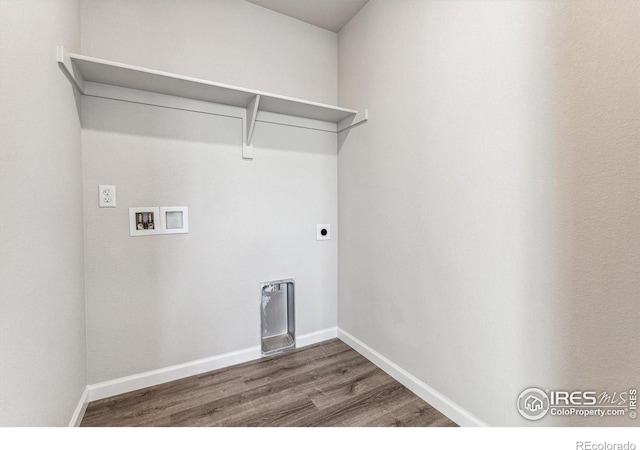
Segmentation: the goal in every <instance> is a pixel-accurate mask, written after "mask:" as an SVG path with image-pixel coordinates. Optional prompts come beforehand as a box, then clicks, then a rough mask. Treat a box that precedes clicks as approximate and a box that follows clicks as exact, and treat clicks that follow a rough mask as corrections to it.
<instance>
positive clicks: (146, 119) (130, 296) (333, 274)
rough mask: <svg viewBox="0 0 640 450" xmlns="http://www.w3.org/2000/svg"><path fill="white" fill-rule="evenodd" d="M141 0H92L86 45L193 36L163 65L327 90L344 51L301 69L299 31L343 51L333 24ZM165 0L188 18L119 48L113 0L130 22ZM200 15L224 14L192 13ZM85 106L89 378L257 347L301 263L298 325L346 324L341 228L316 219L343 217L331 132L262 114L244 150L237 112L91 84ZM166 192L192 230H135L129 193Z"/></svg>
mask: <svg viewBox="0 0 640 450" xmlns="http://www.w3.org/2000/svg"><path fill="white" fill-rule="evenodd" d="M116 3H117V4H118V7H117V9H115V8H116V6H114V4H116ZM133 3H134V2H126V5H125V2H102V3H98V2H86V3H84V4H83V24H82V25H83V47H85V50H87V53H89V54H92V55H96V56H103V57H108V58H112V59H114V60H117V61H127V62H135V63H136V64H143V65H144V64H152V66H153V61H164V60H165V58H166V55H167V45H169V42H171V41H178V42H183V41H184V42H189V45H190V47H189V51H185V52H181V51H177V50H176V51H175V52H170V53H172V55H171V58H168V59H167V60H171V64H172V66H171V67H163V68H165V69H167V70H173V71H177V72H181V73H185V72H184V71H183V70H182V69H183V67H184V68H187V72H186V73H189V74H192V75H200V76H208V75H207V74H206V73H200V74H198V73H194V71H190V69H189V68H198V67H199V66H200V65H202V66H203V67H205V68H206V67H209V68H210V69H211V70H212V72H213V71H215V70H214V69H219V70H229V74H230V75H228V79H223V80H220V78H218V77H217V76H214V75H215V74H213V75H212V76H211V77H212V78H214V79H216V80H219V81H225V82H229V83H234V84H240V85H246V86H247V87H252V88H259V89H267V90H273V91H280V92H282V91H283V89H279V88H278V86H282V87H283V88H285V87H290V88H291V91H290V92H284V93H286V94H287V93H288V94H290V95H300V96H302V97H304V98H311V99H314V98H315V99H318V100H325V101H330V100H331V95H332V94H331V92H332V91H333V92H334V93H335V91H336V85H335V67H336V63H335V62H334V63H327V66H326V67H322V66H321V65H319V64H318V65H317V66H315V67H316V69H315V70H314V71H315V72H317V73H318V74H319V76H318V77H317V78H314V79H313V80H311V79H305V80H301V78H304V76H303V75H302V74H303V73H304V71H305V70H307V69H308V68H304V67H302V66H304V64H300V60H301V59H300V54H299V52H298V51H297V50H296V49H297V48H298V45H300V42H305V43H306V44H305V45H306V47H307V48H306V52H309V54H318V55H319V56H320V59H323V56H322V55H324V54H332V55H333V56H332V58H328V59H332V60H333V61H337V48H336V45H335V44H336V40H337V37H336V36H335V35H333V37H331V36H328V34H329V33H325V32H321V31H319V30H318V29H317V28H316V27H313V26H310V25H305V24H302V23H301V22H297V21H294V20H284V19H283V18H282V17H281V16H279V15H274V14H271V13H268V14H267V13H263V12H262V10H261V9H259V8H257V9H256V8H254V7H253V6H248V5H247V6H245V5H244V3H245V2H207V3H202V2H180V7H179V8H178V7H177V6H176V5H177V4H178V3H177V2H175V3H162V7H155V6H153V5H157V3H153V4H152V3H149V2H135V4H133ZM214 3H215V5H216V6H215V7H214V6H212V5H214ZM141 4H144V5H145V6H144V8H143V10H139V9H138V8H141V7H142V6H140V5H141ZM112 7H113V8H114V9H113V10H112V9H111V8H112ZM171 8H174V10H172V13H171V14H169V17H170V18H172V17H173V18H175V17H176V16H179V17H180V19H179V20H178V19H176V20H174V21H173V22H172V23H173V28H172V31H171V33H167V34H166V36H165V35H161V36H157V35H154V34H153V33H151V34H150V35H149V36H147V37H144V36H139V37H138V39H137V40H132V41H131V42H128V43H127V44H126V45H122V46H121V47H120V46H118V45H117V43H118V42H121V41H120V38H121V36H120V33H121V30H120V28H118V27H114V28H113V29H112V28H110V27H108V26H107V25H109V24H110V23H111V20H112V18H111V15H110V14H111V13H115V12H116V11H117V12H118V14H119V17H121V20H122V21H123V22H125V23H128V26H129V27H130V28H136V27H137V28H140V29H145V30H148V29H149V28H151V27H153V26H156V25H157V24H156V23H155V22H156V20H158V17H157V16H156V14H157V13H158V11H159V10H160V11H164V12H166V11H167V9H171ZM203 8H205V9H203ZM143 12H144V14H143ZM206 14H208V15H209V16H210V17H212V20H213V19H215V20H220V21H221V22H220V24H221V26H220V27H218V26H216V25H215V24H212V23H209V22H207V23H208V25H207V26H206V27H204V28H202V29H200V28H199V27H198V26H195V25H194V24H198V23H201V21H202V16H203V15H206ZM132 17H134V18H135V20H132V21H131V22H127V20H131V18H132ZM221 17H223V18H221ZM254 20H255V21H257V22H259V25H260V27H264V28H261V29H264V30H266V29H268V30H270V32H269V33H267V36H261V33H262V32H261V31H260V30H258V31H255V32H253V31H251V28H249V29H247V30H245V32H246V33H254V36H253V37H254V38H255V39H253V40H248V41H244V40H243V38H242V37H240V35H241V34H243V33H239V32H238V27H237V26H236V27H231V26H230V24H239V23H242V24H245V23H247V22H251V21H254ZM87 21H89V22H87ZM88 23H90V24H92V25H89V24H88ZM94 23H95V24H104V25H105V26H106V28H100V27H98V26H96V27H94V26H93V24H94ZM222 23H226V24H227V25H224V26H223V25H222ZM134 25H135V26H134ZM225 26H228V28H225ZM125 28H127V27H126V26H125ZM194 29H199V30H200V31H199V33H200V34H198V35H194V34H193V30H194ZM224 30H226V33H228V35H226V36H225V37H224V39H221V38H220V37H219V36H218V33H220V32H222V31H224ZM232 31H233V32H232ZM287 33H288V37H287V39H286V41H284V40H283V41H282V42H281V43H280V45H277V46H276V45H274V41H273V39H275V38H277V37H279V38H283V36H284V34H287ZM143 38H144V39H143ZM287 43H290V44H291V45H289V44H287ZM165 44H167V45H165ZM172 45H173V44H172ZM111 46H113V47H111ZM96 48H112V50H111V51H110V52H107V51H95V52H94V51H92V49H96ZM229 48H232V49H233V52H231V51H229ZM225 52H228V53H225ZM254 52H257V53H263V54H264V53H269V54H272V55H274V57H273V58H272V59H271V60H270V62H269V63H268V66H269V67H268V68H265V69H264V70H262V69H259V68H258V67H257V66H254V65H253V64H254V63H255V61H252V59H253V57H252V55H253V54H254ZM207 54H211V55H216V57H215V58H214V59H215V64H214V63H212V62H207V61H208V59H207V58H206V57H205V56H206V55H207ZM131 55H134V56H135V57H136V58H133V57H132V56H131ZM225 55H226V56H225ZM138 56H140V59H137V57H138ZM307 56H308V55H307ZM134 59H136V60H135V61H134ZM325 59H327V58H325ZM302 61H303V62H304V58H303V59H302ZM280 62H282V63H280ZM265 64H267V63H266V62H265ZM314 64H316V63H314ZM241 69H242V70H241ZM232 75H233V76H232ZM236 75H238V79H237V80H236ZM238 80H239V81H238ZM82 110H83V112H82V120H83V130H82V139H83V164H84V165H83V170H84V202H85V203H84V205H85V233H86V247H85V252H86V286H87V289H86V291H87V294H86V297H87V341H88V367H89V383H90V384H93V383H97V382H101V381H106V380H111V379H114V378H118V377H123V376H127V375H131V374H136V373H140V372H144V371H149V370H153V369H159V368H163V367H166V366H170V365H174V364H179V363H184V362H189V361H192V360H196V359H199V358H205V357H210V356H215V355H219V354H222V353H226V352H231V351H235V350H240V349H245V348H248V347H253V346H258V345H259V343H260V283H261V282H264V281H268V280H274V279H281V278H289V277H293V278H295V280H296V320H297V324H296V332H297V334H298V335H303V334H306V333H311V332H314V331H318V330H321V329H325V328H328V327H335V326H336V325H337V227H336V228H334V229H333V230H332V231H333V233H334V239H333V240H331V241H328V242H327V241H325V242H317V241H316V224H318V223H331V224H334V226H336V225H337V154H336V135H335V134H334V133H328V132H323V131H314V130H310V129H302V128H295V127H288V126H282V125H274V124H267V123H264V122H258V123H257V125H256V129H255V134H254V146H255V150H254V152H255V159H254V160H252V161H249V160H243V159H242V158H241V148H242V128H241V120H240V119H237V118H231V117H221V116H215V115H210V114H203V113H196V112H188V111H179V110H174V109H166V108H158V107H152V106H143V105H139V104H132V103H127V102H121V101H114V100H105V99H97V98H90V97H83V100H82ZM98 184H115V185H116V186H117V204H118V206H117V208H115V209H99V208H98V198H97V189H98ZM163 205H164V206H183V205H184V206H188V207H189V220H190V223H189V228H190V229H189V234H186V235H174V236H157V237H135V238H132V237H129V229H128V226H129V225H128V208H129V207H133V206H163Z"/></svg>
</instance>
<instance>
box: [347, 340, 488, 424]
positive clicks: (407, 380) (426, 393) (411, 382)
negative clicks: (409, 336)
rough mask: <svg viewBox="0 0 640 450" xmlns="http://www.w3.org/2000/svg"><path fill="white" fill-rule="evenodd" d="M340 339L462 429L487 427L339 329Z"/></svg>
mask: <svg viewBox="0 0 640 450" xmlns="http://www.w3.org/2000/svg"><path fill="white" fill-rule="evenodd" d="M338 339H340V340H341V341H342V342H344V343H345V344H347V345H349V346H350V347H351V348H353V349H354V350H356V351H357V352H358V353H360V354H361V355H362V356H364V357H365V358H367V359H368V360H369V361H371V362H372V363H374V364H375V365H376V366H378V367H379V368H381V369H382V370H384V371H385V372H386V373H387V374H388V375H390V376H391V377H392V378H394V379H395V380H396V381H398V382H399V383H400V384H402V385H403V386H404V387H406V388H407V389H409V390H410V391H411V392H413V393H414V394H416V395H417V396H418V397H420V398H421V399H422V400H424V401H425V402H427V403H429V404H430V405H431V406H433V407H434V408H436V409H437V410H438V411H440V412H441V413H442V414H444V415H445V416H447V417H448V418H450V419H451V420H453V421H454V422H455V423H457V424H458V425H459V426H461V427H487V426H489V425H488V424H487V423H485V422H483V421H482V420H480V419H478V418H477V417H476V416H474V415H473V414H471V413H470V412H469V411H467V410H466V409H464V408H462V407H461V406H460V405H458V404H457V403H454V402H453V401H451V400H450V399H449V398H447V397H445V396H444V395H442V394H441V393H440V392H438V391H436V390H435V389H433V388H432V387H431V386H429V385H427V384H426V383H424V382H422V381H420V380H419V379H418V378H417V377H415V376H413V375H412V374H410V373H409V372H407V371H406V370H404V369H403V368H402V367H400V366H398V365H397V364H395V363H394V362H392V361H391V360H389V359H387V358H386V357H384V356H383V355H381V354H380V353H378V352H376V351H375V350H374V349H372V348H371V347H369V346H368V345H366V344H365V343H364V342H362V341H360V340H359V339H357V338H355V337H354V336H352V335H350V334H349V333H347V332H346V331H344V330H342V329H341V328H338Z"/></svg>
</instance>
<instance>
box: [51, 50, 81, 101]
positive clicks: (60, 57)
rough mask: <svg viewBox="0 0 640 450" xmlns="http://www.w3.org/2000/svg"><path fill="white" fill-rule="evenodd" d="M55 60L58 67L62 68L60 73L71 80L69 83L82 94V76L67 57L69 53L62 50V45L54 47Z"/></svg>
mask: <svg viewBox="0 0 640 450" xmlns="http://www.w3.org/2000/svg"><path fill="white" fill-rule="evenodd" d="M56 60H57V61H58V67H60V70H62V73H64V75H65V76H66V77H67V79H68V80H69V81H70V82H71V85H72V86H73V87H74V88H76V89H77V90H78V92H80V93H81V94H84V78H83V77H82V74H81V73H80V71H78V70H76V68H75V67H74V65H73V62H71V58H69V54H68V53H67V52H65V51H64V47H63V46H62V45H58V47H57V49H56Z"/></svg>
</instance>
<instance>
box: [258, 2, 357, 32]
mask: <svg viewBox="0 0 640 450" xmlns="http://www.w3.org/2000/svg"><path fill="white" fill-rule="evenodd" d="M246 1H248V2H249V3H253V4H256V5H259V6H262V7H264V8H267V9H270V10H272V11H275V12H279V13H281V14H284V15H286V16H289V17H293V18H294V19H298V20H302V21H303V22H307V23H310V24H311V25H315V26H317V27H320V28H324V29H325V30H329V31H333V32H335V33H337V32H338V31H340V29H341V28H342V27H343V26H344V25H345V24H346V23H347V22H349V20H351V18H352V17H353V16H355V15H356V13H357V12H358V11H360V9H361V8H362V7H363V6H364V5H365V3H367V2H368V1H369V0H246Z"/></svg>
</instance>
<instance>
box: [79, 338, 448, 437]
mask: <svg viewBox="0 0 640 450" xmlns="http://www.w3.org/2000/svg"><path fill="white" fill-rule="evenodd" d="M81 426H83V427H101V426H112V427H130V426H148V427H155V426H182V427H195V426H228V427H253V426H268V427H276V426H287V427H308V426H321V427H329V426H340V427H345V426H414V427H423V426H456V424H454V423H453V422H452V421H451V420H449V419H448V418H447V417H445V416H444V415H442V414H441V413H440V412H439V411H437V410H436V409H434V408H433V407H431V406H430V405H429V404H427V403H425V402H424V401H423V400H422V399H420V398H419V397H417V396H416V395H415V394H413V393H412V392H411V391H409V390H408V389H407V388H405V387H404V386H402V385H401V384H400V383H398V382H397V381H395V380H394V379H393V378H391V377H390V376H389V375H387V374H386V373H384V372H383V371H382V370H381V369H379V368H378V367H376V366H375V365H374V364H373V363H371V362H370V361H369V360H367V359H366V358H365V357H363V356H362V355H360V354H359V353H357V352H356V351H355V350H353V349H352V348H351V347H349V346H348V345H346V344H345V343H343V342H342V341H340V340H338V339H332V340H330V341H326V342H322V343H320V344H316V345H313V346H309V347H304V348H302V349H298V350H294V351H290V352H287V353H282V354H280V355H276V356H272V357H269V358H263V359H259V360H256V361H251V362H248V363H244V364H239V365H236V366H232V367H227V368H224V369H220V370H215V371H213V372H208V373H205V374H201V375H196V376H192V377H189V378H183V379H181V380H176V381H172V382H170V383H165V384H161V385H158V386H153V387H150V388H146V389H141V390H138V391H135V392H130V393H127V394H122V395H118V396H115V397H110V398H106V399H103V400H98V401H95V402H91V403H90V404H89V406H88V408H87V411H86V413H85V415H84V418H83V419H82V424H81Z"/></svg>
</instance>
